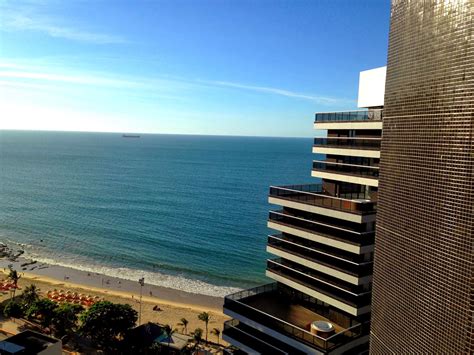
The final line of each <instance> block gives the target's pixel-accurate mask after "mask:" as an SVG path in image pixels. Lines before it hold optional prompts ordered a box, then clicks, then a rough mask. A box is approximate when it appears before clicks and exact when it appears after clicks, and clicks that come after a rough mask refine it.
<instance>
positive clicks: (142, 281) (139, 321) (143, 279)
mask: <svg viewBox="0 0 474 355" xmlns="http://www.w3.org/2000/svg"><path fill="white" fill-rule="evenodd" d="M138 283H139V284H140V310H139V312H138V325H141V324H142V294H143V286H145V278H144V277H142V278H141V279H138Z"/></svg>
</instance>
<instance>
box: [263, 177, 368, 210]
mask: <svg viewBox="0 0 474 355" xmlns="http://www.w3.org/2000/svg"><path fill="white" fill-rule="evenodd" d="M270 197H276V198H281V199H285V200H289V201H293V202H299V203H304V204H307V205H313V206H319V207H324V208H331V209H335V210H340V211H344V212H350V213H356V214H371V213H375V207H376V203H375V202H372V201H370V200H366V199H364V194H363V193H353V194H345V197H346V198H340V197H334V196H330V195H328V194H327V193H326V192H325V191H324V190H323V188H322V185H318V184H309V185H290V186H270Z"/></svg>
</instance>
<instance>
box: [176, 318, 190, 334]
mask: <svg viewBox="0 0 474 355" xmlns="http://www.w3.org/2000/svg"><path fill="white" fill-rule="evenodd" d="M188 323H189V322H188V320H187V319H186V318H181V320H180V322H179V323H178V325H179V326H180V327H183V328H184V334H187V333H188Z"/></svg>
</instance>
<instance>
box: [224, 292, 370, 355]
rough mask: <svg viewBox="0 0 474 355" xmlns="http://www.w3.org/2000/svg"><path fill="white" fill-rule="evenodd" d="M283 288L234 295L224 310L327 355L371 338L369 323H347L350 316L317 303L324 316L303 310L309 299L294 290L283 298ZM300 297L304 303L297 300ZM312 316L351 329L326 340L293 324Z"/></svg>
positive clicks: (341, 330) (340, 328)
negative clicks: (346, 325) (349, 343)
mask: <svg viewBox="0 0 474 355" xmlns="http://www.w3.org/2000/svg"><path fill="white" fill-rule="evenodd" d="M279 288H280V286H279V285H278V284H277V283H273V284H268V285H264V286H260V287H255V288H252V289H248V290H244V291H240V292H237V293H234V294H232V295H229V296H227V297H225V299H224V309H227V310H230V311H232V312H233V313H237V314H239V315H242V316H243V317H246V318H247V319H250V320H252V321H253V322H255V323H258V324H261V325H262V326H264V327H267V328H270V329H271V330H273V331H276V332H278V333H280V334H282V335H285V336H287V337H289V338H293V339H295V340H296V341H298V342H301V343H304V344H306V345H308V346H311V347H313V348H316V349H320V350H323V351H330V350H334V349H336V348H338V347H339V346H342V345H344V344H347V343H348V342H351V341H352V340H355V339H356V338H358V337H360V336H362V335H366V334H368V332H369V327H370V325H369V322H364V323H359V322H357V321H352V320H350V319H347V320H346V319H345V318H347V316H346V315H342V314H339V313H338V312H337V311H334V310H333V311H328V310H329V309H330V308H331V307H330V306H329V305H326V304H323V303H321V302H320V301H317V300H314V301H317V302H318V303H321V306H318V307H319V308H320V311H321V313H319V312H320V311H319V310H318V309H319V308H318V309H315V308H314V309H311V310H309V309H307V308H305V307H304V306H303V304H304V302H303V303H299V302H301V301H302V299H303V298H305V299H306V298H308V297H309V296H306V295H304V294H301V293H300V292H298V291H296V290H292V291H291V295H286V294H285V295H282V294H281V293H280V291H279ZM298 295H299V298H300V299H301V301H298V300H297V297H298ZM290 298H294V299H293V300H292V299H290ZM259 304H260V305H262V304H264V305H265V307H261V306H258V305H259ZM313 305H314V304H313ZM315 307H316V305H315ZM272 309H273V311H272ZM285 310H287V311H285ZM295 312H296V313H301V314H300V316H298V314H295ZM312 312H317V313H319V314H321V315H323V316H322V317H337V321H336V319H335V320H334V321H333V320H331V319H330V321H331V322H339V321H341V320H344V321H345V322H350V323H351V325H350V326H348V327H341V326H338V327H337V329H338V331H336V333H335V334H334V335H331V336H329V337H327V338H325V337H321V336H319V335H315V334H312V333H311V332H310V331H309V329H305V328H303V326H298V325H296V324H294V323H293V321H292V319H295V317H296V319H301V318H304V317H305V316H306V315H307V314H308V313H312ZM317 313H314V314H315V316H317ZM282 314H287V316H286V317H287V318H285V317H283V316H282ZM291 315H293V317H291ZM309 323H310V322H309ZM305 326H306V325H305Z"/></svg>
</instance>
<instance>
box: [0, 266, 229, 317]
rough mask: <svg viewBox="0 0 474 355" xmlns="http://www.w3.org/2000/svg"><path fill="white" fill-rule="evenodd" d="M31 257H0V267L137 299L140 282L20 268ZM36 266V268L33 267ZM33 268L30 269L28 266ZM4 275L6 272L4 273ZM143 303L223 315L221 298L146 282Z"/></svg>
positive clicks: (53, 269)
mask: <svg viewBox="0 0 474 355" xmlns="http://www.w3.org/2000/svg"><path fill="white" fill-rule="evenodd" d="M32 261H33V260H32V259H28V258H25V257H19V258H17V260H16V261H12V260H9V259H5V258H3V259H0V270H1V269H3V273H4V274H8V265H12V267H13V269H15V270H16V271H17V272H18V273H19V274H20V275H22V278H24V279H27V280H30V281H31V282H42V283H48V284H50V285H52V286H57V287H58V288H59V287H63V288H75V289H76V288H77V289H84V290H87V291H92V292H95V293H101V294H104V295H110V296H117V297H121V298H124V299H129V300H130V301H132V302H133V301H134V300H138V299H139V297H140V284H139V283H138V280H137V281H131V280H127V279H122V278H118V277H110V276H107V275H104V274H100V273H93V272H87V271H82V270H78V269H74V268H69V267H65V266H59V265H51V264H46V263H40V262H37V263H36V264H30V265H28V266H27V270H22V269H23V267H22V266H21V265H22V264H25V263H31V262H32ZM34 266H36V267H34ZM32 267H34V269H33V270H31V268H32ZM5 276H6V275H5ZM142 298H143V301H144V302H149V303H155V304H167V305H170V306H174V307H181V308H192V309H195V310H199V311H212V312H213V313H220V314H222V305H223V303H224V298H223V297H215V296H208V295H202V294H196V293H190V292H186V291H182V290H177V289H172V288H168V287H163V286H157V285H151V284H147V282H146V279H145V285H144V286H143V288H142Z"/></svg>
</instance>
